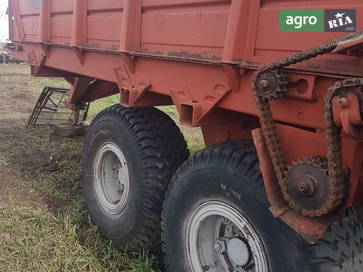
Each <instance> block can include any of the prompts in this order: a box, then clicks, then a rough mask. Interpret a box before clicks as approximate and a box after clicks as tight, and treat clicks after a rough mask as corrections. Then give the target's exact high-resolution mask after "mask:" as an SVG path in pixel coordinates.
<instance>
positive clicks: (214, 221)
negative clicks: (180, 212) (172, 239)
mask: <svg viewBox="0 0 363 272" xmlns="http://www.w3.org/2000/svg"><path fill="white" fill-rule="evenodd" d="M186 226H187V227H186V229H187V232H186V233H187V236H186V238H187V241H186V242H187V245H188V247H187V253H188V254H187V255H188V260H189V265H190V266H191V268H192V271H193V272H222V271H226V272H234V271H236V272H268V271H269V269H268V263H267V254H266V252H265V248H264V246H263V243H262V241H261V239H260V237H259V235H258V234H257V232H256V230H255V229H254V227H253V226H252V225H251V224H250V223H249V221H248V219H247V218H246V217H245V216H243V215H242V214H241V213H240V212H238V211H237V210H236V209H235V208H233V207H231V206H230V205H227V204H225V203H223V202H220V201H210V202H206V203H203V204H202V205H200V206H199V207H198V208H197V209H196V210H195V211H194V213H193V214H192V216H191V217H190V218H189V220H188V221H187V223H186Z"/></svg>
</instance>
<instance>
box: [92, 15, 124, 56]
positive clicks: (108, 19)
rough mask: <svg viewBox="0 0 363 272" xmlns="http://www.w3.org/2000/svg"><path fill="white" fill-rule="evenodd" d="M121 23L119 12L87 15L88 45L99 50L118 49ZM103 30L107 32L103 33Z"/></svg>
mask: <svg viewBox="0 0 363 272" xmlns="http://www.w3.org/2000/svg"><path fill="white" fill-rule="evenodd" d="M121 22H122V11H121V10H115V11H113V10H111V11H97V12H96V11H93V12H91V13H89V15H88V44H89V45H91V46H92V45H95V47H101V48H113V49H115V50H117V49H119V47H120V35H121ZM115 26H118V27H115ZM105 29H107V31H105Z"/></svg>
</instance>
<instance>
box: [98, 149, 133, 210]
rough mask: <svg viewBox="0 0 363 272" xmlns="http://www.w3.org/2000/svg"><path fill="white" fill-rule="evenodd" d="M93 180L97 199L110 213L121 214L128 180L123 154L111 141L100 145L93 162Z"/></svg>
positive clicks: (125, 201)
mask: <svg viewBox="0 0 363 272" xmlns="http://www.w3.org/2000/svg"><path fill="white" fill-rule="evenodd" d="M94 176H95V179H94V182H95V190H96V194H97V197H98V200H99V202H100V204H101V206H102V208H103V209H104V210H105V211H106V212H107V213H108V214H110V215H119V214H121V213H122V212H123V211H124V209H125V207H126V204H127V200H128V196H129V189H130V186H129V185H130V181H129V171H128V168H127V163H126V159H125V156H124V155H123V153H122V151H121V150H120V148H119V147H118V146H117V145H116V144H114V143H111V142H108V143H105V144H104V145H102V146H101V147H100V149H99V150H98V152H97V154H96V158H95V164H94Z"/></svg>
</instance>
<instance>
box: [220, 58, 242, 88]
mask: <svg viewBox="0 0 363 272" xmlns="http://www.w3.org/2000/svg"><path fill="white" fill-rule="evenodd" d="M222 67H223V70H224V72H225V73H226V76H227V82H228V84H229V86H230V87H231V89H232V91H233V92H235V93H239V92H240V90H241V74H240V72H239V70H240V68H235V67H233V66H232V65H230V64H223V65H222Z"/></svg>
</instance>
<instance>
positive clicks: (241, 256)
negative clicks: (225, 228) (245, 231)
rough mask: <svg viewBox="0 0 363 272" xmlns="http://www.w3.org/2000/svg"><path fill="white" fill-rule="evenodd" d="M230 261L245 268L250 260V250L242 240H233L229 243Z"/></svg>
mask: <svg viewBox="0 0 363 272" xmlns="http://www.w3.org/2000/svg"><path fill="white" fill-rule="evenodd" d="M227 253H228V257H229V259H230V260H231V261H232V262H234V263H235V264H236V265H238V266H245V265H246V264H247V263H248V262H249V260H250V250H249V248H248V246H247V244H246V243H245V242H243V241H242V240H241V239H238V238H233V239H231V240H229V241H228V243H227Z"/></svg>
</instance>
